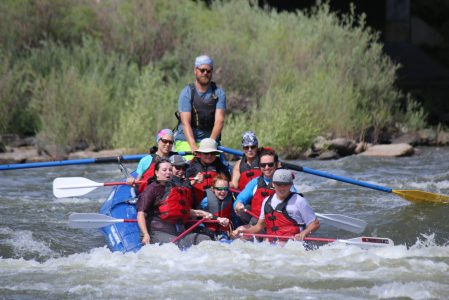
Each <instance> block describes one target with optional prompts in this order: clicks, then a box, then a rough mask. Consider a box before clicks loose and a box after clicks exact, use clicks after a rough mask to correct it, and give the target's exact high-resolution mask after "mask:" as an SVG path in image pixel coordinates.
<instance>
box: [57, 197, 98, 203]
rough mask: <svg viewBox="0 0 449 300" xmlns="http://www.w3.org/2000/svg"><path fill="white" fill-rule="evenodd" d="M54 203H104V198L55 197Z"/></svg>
mask: <svg viewBox="0 0 449 300" xmlns="http://www.w3.org/2000/svg"><path fill="white" fill-rule="evenodd" d="M53 202H54V203H62V204H72V203H75V204H83V203H103V202H104V198H96V199H95V198H87V197H70V198H55V197H53Z"/></svg>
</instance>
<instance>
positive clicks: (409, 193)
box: [218, 146, 449, 203]
mask: <svg viewBox="0 0 449 300" xmlns="http://www.w3.org/2000/svg"><path fill="white" fill-rule="evenodd" d="M218 149H219V150H221V151H223V152H226V153H229V154H233V155H237V156H242V155H243V152H242V151H239V150H234V149H230V148H226V147H223V146H218ZM281 164H282V166H283V167H285V168H287V169H291V170H294V171H298V172H304V173H309V174H312V175H317V176H320V177H325V178H329V179H334V180H337V181H342V182H346V183H349V184H354V185H358V186H362V187H366V188H370V189H373V190H378V191H381V192H386V193H393V194H395V195H398V196H399V197H402V198H404V199H405V200H408V201H411V202H415V203H419V202H433V203H449V196H446V195H442V194H434V193H430V192H425V191H420V190H393V189H391V188H389V187H384V186H380V185H376V184H371V183H368V182H363V181H358V180H355V179H351V178H347V177H343V176H339V175H333V174H330V173H327V172H322V171H317V170H313V169H310V168H307V167H301V166H297V165H294V164H291V163H287V162H283V161H281Z"/></svg>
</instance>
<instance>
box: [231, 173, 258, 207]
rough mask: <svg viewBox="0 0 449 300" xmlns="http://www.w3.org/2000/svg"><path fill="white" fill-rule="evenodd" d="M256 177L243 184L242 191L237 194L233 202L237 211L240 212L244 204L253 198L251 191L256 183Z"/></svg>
mask: <svg viewBox="0 0 449 300" xmlns="http://www.w3.org/2000/svg"><path fill="white" fill-rule="evenodd" d="M257 179H258V177H256V178H253V179H252V180H251V181H250V182H248V184H247V185H246V186H245V188H244V189H243V191H241V192H240V194H239V195H238V196H237V198H236V199H235V202H234V209H235V211H236V212H237V213H241V212H242V210H243V209H244V208H245V205H246V204H248V203H249V202H250V200H251V199H252V198H253V192H254V188H255V187H256V185H257Z"/></svg>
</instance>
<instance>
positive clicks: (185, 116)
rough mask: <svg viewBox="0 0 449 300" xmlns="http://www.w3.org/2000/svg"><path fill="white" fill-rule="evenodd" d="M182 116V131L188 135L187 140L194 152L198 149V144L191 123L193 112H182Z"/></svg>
mask: <svg viewBox="0 0 449 300" xmlns="http://www.w3.org/2000/svg"><path fill="white" fill-rule="evenodd" d="M180 116H181V124H182V131H183V132H184V136H185V137H186V140H187V142H188V143H189V145H190V149H191V150H192V151H193V152H195V151H196V150H197V149H198V146H197V145H196V141H195V137H194V135H193V129H192V126H191V125H190V122H191V120H192V113H191V112H181V113H180Z"/></svg>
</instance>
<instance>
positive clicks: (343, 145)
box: [329, 138, 357, 156]
mask: <svg viewBox="0 0 449 300" xmlns="http://www.w3.org/2000/svg"><path fill="white" fill-rule="evenodd" d="M356 147H357V144H356V142H355V141H354V140H350V139H346V138H336V139H333V140H332V141H331V142H330V145H329V150H335V151H336V152H337V153H338V155H339V156H348V155H352V154H354V153H355V148H356Z"/></svg>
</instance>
